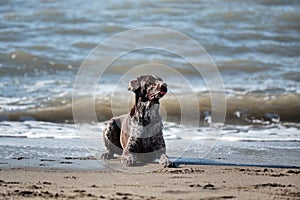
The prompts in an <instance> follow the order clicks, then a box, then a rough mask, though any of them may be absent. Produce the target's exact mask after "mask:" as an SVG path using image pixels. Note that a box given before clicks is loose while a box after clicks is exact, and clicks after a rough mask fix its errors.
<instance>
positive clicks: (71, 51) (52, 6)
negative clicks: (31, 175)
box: [0, 0, 300, 169]
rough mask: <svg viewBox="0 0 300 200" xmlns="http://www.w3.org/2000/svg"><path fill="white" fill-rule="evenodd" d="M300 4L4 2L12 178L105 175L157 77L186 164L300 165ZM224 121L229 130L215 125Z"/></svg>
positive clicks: (3, 96)
mask: <svg viewBox="0 0 300 200" xmlns="http://www.w3.org/2000/svg"><path fill="white" fill-rule="evenodd" d="M299 10H300V2H299V1H297V0H290V1H281V0H274V1H271V0H252V1H238V0H228V1H219V0H199V1H169V0H154V1H133V0H129V1H127V0H126V1H120V0H111V1H92V0H86V1H80V0H73V1H70V0H61V1H57V0H37V1H24V0H2V1H1V2H0V168H5V167H10V168H14V167H47V168H80V169H81V168H83V169H91V168H92V169H98V168H100V169H102V168H104V166H108V167H109V166H110V165H109V164H108V165H107V164H106V163H105V161H100V160H99V157H100V155H101V154H102V153H104V152H105V151H106V150H105V148H104V145H103V140H102V130H103V128H104V127H105V124H106V122H107V120H109V119H110V118H111V117H112V116H116V115H119V114H123V113H127V112H128V111H129V109H130V107H131V106H132V104H133V99H134V97H133V96H134V94H133V93H132V92H130V91H128V89H127V87H128V83H129V81H130V80H132V79H135V78H136V77H137V76H140V75H144V74H153V75H157V76H160V77H162V78H163V79H164V81H165V82H166V83H167V84H168V93H167V94H166V95H165V96H164V97H163V98H162V99H161V106H160V107H161V108H160V109H161V110H160V111H161V114H162V116H163V120H164V137H165V140H166V144H167V154H168V155H169V157H170V158H171V159H172V160H174V161H176V162H177V163H190V164H215V165H216V164H220V165H252V166H265V167H270V166H273V167H274V166H275V167H298V168H299V167H300V159H299V155H300V12H299ZM216 118H218V120H215V119H216Z"/></svg>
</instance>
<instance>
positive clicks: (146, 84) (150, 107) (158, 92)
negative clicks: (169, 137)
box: [128, 75, 168, 126]
mask: <svg viewBox="0 0 300 200" xmlns="http://www.w3.org/2000/svg"><path fill="white" fill-rule="evenodd" d="M128 90H130V91H132V92H134V93H135V106H134V107H133V108H132V109H131V111H130V116H131V117H132V116H135V118H136V119H137V121H138V124H139V125H142V126H147V125H149V124H150V123H151V121H152V120H153V119H158V117H159V116H158V115H159V99H160V98H162V97H163V96H164V95H165V94H166V93H167V91H168V88H167V84H166V83H164V82H163V80H162V79H161V78H159V77H156V76H152V75H144V76H140V77H138V78H137V79H134V80H131V81H130V83H129V85H128Z"/></svg>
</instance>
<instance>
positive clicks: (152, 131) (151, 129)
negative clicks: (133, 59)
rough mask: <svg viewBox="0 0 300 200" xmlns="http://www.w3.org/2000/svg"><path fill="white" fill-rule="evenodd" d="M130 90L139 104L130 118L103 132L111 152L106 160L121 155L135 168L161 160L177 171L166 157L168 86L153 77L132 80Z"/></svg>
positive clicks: (115, 119) (110, 124)
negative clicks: (164, 118)
mask: <svg viewBox="0 0 300 200" xmlns="http://www.w3.org/2000/svg"><path fill="white" fill-rule="evenodd" d="M128 90H129V91H132V92H134V93H135V104H134V106H133V108H132V109H131V111H130V113H129V114H125V115H121V116H117V117H113V118H112V119H111V120H110V121H109V122H108V123H107V125H106V127H105V128H104V130H103V138H104V144H105V147H106V148H107V150H108V152H106V153H104V154H103V155H102V156H101V157H102V159H112V158H114V154H119V155H121V163H123V164H124V165H125V166H133V165H136V164H137V161H140V162H143V163H146V162H151V161H154V160H155V159H159V163H160V164H161V165H162V166H163V167H174V163H173V162H171V161H170V160H169V158H168V156H167V155H166V145H165V140H164V138H163V122H162V117H161V115H160V113H159V106H160V104H159V100H160V99H161V98H162V97H163V96H164V95H165V94H166V93H167V91H168V89H167V84H166V83H164V82H163V80H162V79H161V78H159V77H156V76H153V75H143V76H139V77H137V78H136V79H134V80H131V81H130V82H129V85H128Z"/></svg>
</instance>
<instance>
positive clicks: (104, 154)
mask: <svg viewBox="0 0 300 200" xmlns="http://www.w3.org/2000/svg"><path fill="white" fill-rule="evenodd" d="M113 158H114V154H112V153H110V152H106V153H103V154H102V155H101V159H102V160H109V159H113Z"/></svg>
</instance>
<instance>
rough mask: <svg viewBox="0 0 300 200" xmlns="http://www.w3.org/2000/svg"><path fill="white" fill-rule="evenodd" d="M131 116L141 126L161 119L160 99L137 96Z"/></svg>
mask: <svg viewBox="0 0 300 200" xmlns="http://www.w3.org/2000/svg"><path fill="white" fill-rule="evenodd" d="M130 116H131V117H132V119H133V120H135V121H137V123H138V124H139V125H141V126H147V125H149V124H151V123H152V122H155V121H157V120H160V118H161V117H160V114H159V102H158V100H157V101H143V99H142V98H141V97H140V98H137V99H136V103H135V106H134V107H133V108H132V109H131V111H130Z"/></svg>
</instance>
